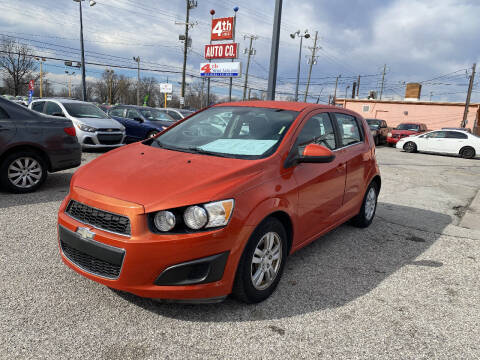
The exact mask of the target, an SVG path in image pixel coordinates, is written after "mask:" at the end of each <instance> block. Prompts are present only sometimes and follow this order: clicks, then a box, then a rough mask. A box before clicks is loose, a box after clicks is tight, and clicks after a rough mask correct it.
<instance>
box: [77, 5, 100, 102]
mask: <svg viewBox="0 0 480 360" xmlns="http://www.w3.org/2000/svg"><path fill="white" fill-rule="evenodd" d="M73 1H74V2H78V7H79V9H80V49H81V52H82V95H83V101H87V85H86V84H85V51H84V48H83V19H82V1H85V0H73ZM95 4H96V2H95V1H94V0H90V6H95Z"/></svg>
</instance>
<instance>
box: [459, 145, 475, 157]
mask: <svg viewBox="0 0 480 360" xmlns="http://www.w3.org/2000/svg"><path fill="white" fill-rule="evenodd" d="M460 156H461V157H462V158H464V159H473V158H474V157H475V149H474V148H472V147H470V146H465V147H464V148H462V149H461V150H460Z"/></svg>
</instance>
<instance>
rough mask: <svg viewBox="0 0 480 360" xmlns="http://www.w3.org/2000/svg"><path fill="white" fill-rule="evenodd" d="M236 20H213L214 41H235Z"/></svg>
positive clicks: (229, 18) (228, 18)
mask: <svg viewBox="0 0 480 360" xmlns="http://www.w3.org/2000/svg"><path fill="white" fill-rule="evenodd" d="M234 24H235V21H234V18H233V17H226V18H218V19H212V37H211V39H212V40H213V41H215V40H231V39H233V34H234V29H233V27H234Z"/></svg>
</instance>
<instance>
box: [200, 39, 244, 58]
mask: <svg viewBox="0 0 480 360" xmlns="http://www.w3.org/2000/svg"><path fill="white" fill-rule="evenodd" d="M237 57H238V44H237V43H231V44H211V45H205V59H209V60H210V59H236V58H237Z"/></svg>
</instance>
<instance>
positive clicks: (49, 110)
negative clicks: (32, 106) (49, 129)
mask: <svg viewBox="0 0 480 360" xmlns="http://www.w3.org/2000/svg"><path fill="white" fill-rule="evenodd" d="M59 113H60V114H63V111H62V108H61V107H60V106H59V105H58V104H55V103H54V102H52V101H47V106H46V107H45V114H47V115H53V114H59Z"/></svg>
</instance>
